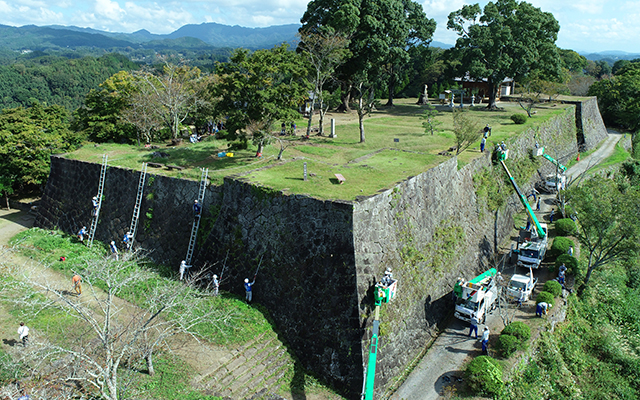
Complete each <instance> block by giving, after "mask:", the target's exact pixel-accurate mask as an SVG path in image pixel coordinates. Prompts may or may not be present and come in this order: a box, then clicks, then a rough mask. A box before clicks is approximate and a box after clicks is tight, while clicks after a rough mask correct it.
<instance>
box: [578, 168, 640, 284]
mask: <svg viewBox="0 0 640 400" xmlns="http://www.w3.org/2000/svg"><path fill="white" fill-rule="evenodd" d="M567 199H568V201H569V202H570V204H571V207H572V208H573V210H574V212H575V213H576V215H577V217H578V233H577V237H578V240H579V241H580V244H581V247H580V249H581V253H582V254H584V255H586V257H587V260H588V261H587V272H586V275H585V278H584V281H583V283H582V285H581V286H580V288H579V289H578V293H579V294H580V293H582V291H583V290H584V289H585V288H586V287H587V285H588V284H589V279H590V278H591V274H592V273H593V271H594V270H595V269H597V268H599V267H602V266H604V265H607V264H609V263H612V262H615V261H618V260H624V259H627V258H630V257H632V256H635V255H637V251H638V250H640V242H639V240H640V191H639V190H638V188H629V189H627V190H626V191H624V192H622V191H621V190H620V187H619V186H618V185H617V184H616V183H615V182H614V181H612V180H610V179H606V178H603V177H600V176H594V177H592V178H590V179H588V180H587V181H584V182H583V183H582V184H581V185H574V186H573V187H571V188H569V189H568V190H567Z"/></svg>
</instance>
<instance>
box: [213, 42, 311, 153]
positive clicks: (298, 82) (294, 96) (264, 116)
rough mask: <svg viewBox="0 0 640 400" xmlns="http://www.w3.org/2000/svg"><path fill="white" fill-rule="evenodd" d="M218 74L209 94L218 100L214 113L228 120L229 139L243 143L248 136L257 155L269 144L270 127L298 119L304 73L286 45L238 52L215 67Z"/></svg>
mask: <svg viewBox="0 0 640 400" xmlns="http://www.w3.org/2000/svg"><path fill="white" fill-rule="evenodd" d="M217 74H218V79H217V83H216V85H215V86H214V87H213V88H212V91H213V92H214V93H215V95H216V96H218V98H219V102H218V104H217V110H218V111H219V112H220V114H221V115H226V116H227V117H228V118H227V121H226V122H225V125H226V128H227V131H228V132H229V137H228V138H229V139H231V140H236V139H240V140H241V141H243V142H245V143H246V141H247V140H248V137H249V136H250V137H251V138H252V140H253V143H254V144H255V145H257V146H258V153H262V150H263V147H264V146H265V145H266V144H268V142H269V136H271V130H272V128H273V124H274V123H275V122H276V121H287V120H293V119H294V118H296V117H297V116H299V113H298V111H297V107H299V106H300V105H302V104H303V103H304V100H305V99H306V97H307V96H308V94H309V91H308V89H309V88H308V87H307V86H306V85H305V83H304V78H305V77H306V76H307V69H306V68H305V66H304V64H303V63H302V60H301V56H300V55H299V54H296V53H295V52H291V51H289V50H288V46H287V45H286V44H285V45H282V46H278V47H275V48H273V49H270V50H258V51H256V52H254V53H251V54H249V51H248V50H245V49H238V50H236V51H235V52H234V54H233V55H232V56H231V60H230V61H229V62H228V63H225V64H218V65H217Z"/></svg>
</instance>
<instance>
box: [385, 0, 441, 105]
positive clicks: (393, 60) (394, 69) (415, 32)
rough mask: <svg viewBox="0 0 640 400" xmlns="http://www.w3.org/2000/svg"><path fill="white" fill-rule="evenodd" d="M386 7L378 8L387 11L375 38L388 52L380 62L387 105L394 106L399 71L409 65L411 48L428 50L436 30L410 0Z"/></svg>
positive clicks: (390, 2) (417, 5)
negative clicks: (384, 41) (385, 84)
mask: <svg viewBox="0 0 640 400" xmlns="http://www.w3.org/2000/svg"><path fill="white" fill-rule="evenodd" d="M382 3H387V4H381V5H380V7H381V8H382V9H383V10H385V11H386V13H387V14H386V15H384V16H383V17H382V19H381V21H383V22H386V24H385V28H384V30H383V31H382V32H380V31H379V30H376V31H375V33H376V34H377V35H380V36H381V35H384V37H385V38H386V39H387V43H388V49H387V50H386V56H385V57H384V61H383V64H382V66H383V68H384V75H385V76H386V81H387V90H388V97H387V99H388V100H387V104H386V105H387V106H393V99H394V97H395V94H396V90H397V86H398V83H399V82H400V79H401V73H402V71H403V70H404V69H405V68H406V67H407V66H408V64H409V62H410V54H411V53H412V51H411V50H412V49H413V48H416V47H419V48H427V47H428V46H429V43H430V42H431V38H432V37H433V33H434V32H435V30H436V21H435V20H434V19H430V18H427V16H426V15H425V13H424V11H423V9H422V5H421V4H419V3H416V2H414V1H411V0H402V1H398V0H391V1H389V0H387V1H386V2H382Z"/></svg>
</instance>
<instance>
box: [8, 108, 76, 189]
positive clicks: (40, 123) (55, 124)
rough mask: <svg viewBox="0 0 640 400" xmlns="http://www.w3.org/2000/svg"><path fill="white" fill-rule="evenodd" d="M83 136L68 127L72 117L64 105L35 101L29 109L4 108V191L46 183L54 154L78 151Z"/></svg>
mask: <svg viewBox="0 0 640 400" xmlns="http://www.w3.org/2000/svg"><path fill="white" fill-rule="evenodd" d="M82 139H83V137H82V135H81V134H78V133H76V132H72V131H70V130H69V116H68V113H67V111H66V110H65V109H64V108H63V107H61V106H58V105H53V106H46V107H45V106H42V105H41V104H40V103H37V102H36V103H33V105H32V106H31V107H29V108H22V107H18V108H14V109H5V110H2V112H0V184H1V185H2V188H3V191H4V192H5V194H6V193H10V190H12V189H18V188H20V187H24V186H27V185H42V184H43V183H45V182H46V180H47V176H48V175H49V158H50V156H51V154H56V153H61V152H66V151H69V150H75V149H76V148H77V147H78V146H79V145H80V143H81V142H82Z"/></svg>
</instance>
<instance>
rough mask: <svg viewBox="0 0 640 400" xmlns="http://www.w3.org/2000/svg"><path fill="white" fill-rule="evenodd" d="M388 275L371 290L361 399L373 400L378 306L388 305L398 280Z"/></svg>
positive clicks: (378, 323)
mask: <svg viewBox="0 0 640 400" xmlns="http://www.w3.org/2000/svg"><path fill="white" fill-rule="evenodd" d="M387 271H389V273H385V278H384V279H383V280H382V281H381V282H378V283H377V284H376V286H375V287H374V289H373V297H374V305H375V311H374V314H373V327H372V329H371V346H370V348H369V362H368V363H367V372H366V375H365V380H364V385H363V391H362V399H364V400H372V399H373V386H374V384H375V378H376V362H377V356H378V335H379V330H380V306H381V305H382V303H388V302H389V301H391V300H392V299H393V298H394V297H395V296H396V291H397V289H398V280H397V279H393V278H392V277H391V274H390V270H387Z"/></svg>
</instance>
